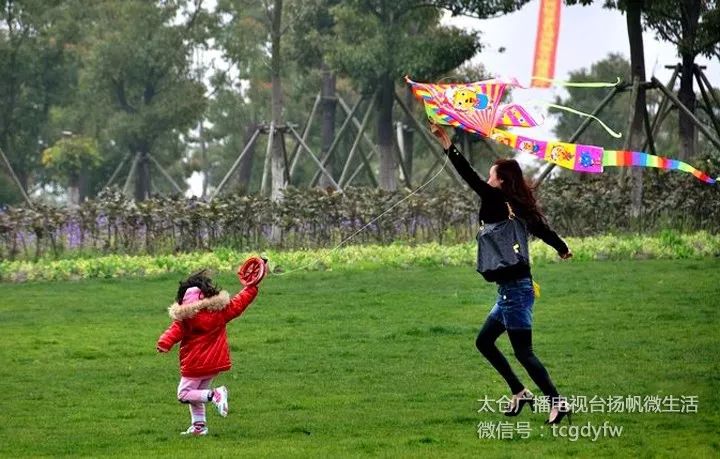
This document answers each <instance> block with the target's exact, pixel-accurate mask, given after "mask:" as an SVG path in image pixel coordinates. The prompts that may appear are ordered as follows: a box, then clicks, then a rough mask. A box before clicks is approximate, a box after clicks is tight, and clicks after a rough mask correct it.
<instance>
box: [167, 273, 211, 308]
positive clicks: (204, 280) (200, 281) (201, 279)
mask: <svg viewBox="0 0 720 459" xmlns="http://www.w3.org/2000/svg"><path fill="white" fill-rule="evenodd" d="M191 287H197V288H199V289H200V291H201V292H202V294H203V297H205V298H210V297H211V296H215V295H217V294H218V293H220V287H219V286H218V285H215V284H213V281H212V279H210V277H208V275H207V270H206V269H203V270H202V271H198V272H196V273H194V274H191V275H190V277H188V278H187V279H185V280H184V281H180V287H178V291H177V302H178V304H182V300H183V298H184V297H185V291H186V290H187V289H189V288H191Z"/></svg>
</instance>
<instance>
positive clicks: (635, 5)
mask: <svg viewBox="0 0 720 459" xmlns="http://www.w3.org/2000/svg"><path fill="white" fill-rule="evenodd" d="M642 7H643V0H629V1H628V2H627V11H626V13H625V14H626V20H627V29H628V40H629V42H630V71H631V75H632V78H633V80H637V81H638V82H639V83H640V84H641V85H642V84H643V83H644V82H645V50H644V47H643V38H642V23H641V20H640V15H641V13H642ZM633 103H634V107H633V117H632V119H631V121H630V130H629V136H628V139H627V145H628V147H629V149H630V150H639V149H640V146H641V143H642V135H643V128H644V125H643V119H644V118H643V117H644V116H645V90H644V89H643V88H642V87H640V88H638V91H637V96H636V97H635V100H634V101H633ZM642 174H643V171H642V168H641V167H634V168H633V169H632V172H631V177H632V190H631V192H630V200H631V203H632V214H633V217H635V218H638V217H640V213H641V211H642V194H643V176H642Z"/></svg>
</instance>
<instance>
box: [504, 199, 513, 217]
mask: <svg viewBox="0 0 720 459" xmlns="http://www.w3.org/2000/svg"><path fill="white" fill-rule="evenodd" d="M505 205H506V206H507V208H508V218H509V219H510V220H512V219H513V218H515V212H513V210H512V207H510V203H509V202H507V201H505Z"/></svg>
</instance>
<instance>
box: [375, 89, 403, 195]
mask: <svg viewBox="0 0 720 459" xmlns="http://www.w3.org/2000/svg"><path fill="white" fill-rule="evenodd" d="M394 89H395V88H394V86H393V81H392V79H390V78H389V77H388V76H385V77H384V78H383V79H382V81H381V82H380V103H379V104H378V110H379V113H378V119H377V136H378V151H379V153H380V188H381V189H383V190H386V191H395V190H397V168H398V164H397V161H396V160H395V155H394V154H393V148H394V147H393V137H394V135H393V134H394V133H393V125H392V109H393V102H394V98H393V91H394Z"/></svg>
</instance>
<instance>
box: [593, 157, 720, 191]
mask: <svg viewBox="0 0 720 459" xmlns="http://www.w3.org/2000/svg"><path fill="white" fill-rule="evenodd" d="M603 166H616V167H632V166H636V167H656V168H658V169H665V170H678V171H683V172H687V173H690V174H692V175H694V176H695V178H697V179H698V180H700V181H702V182H705V183H709V184H710V185H713V184H715V183H717V181H718V180H720V177H718V178H715V179H714V178H712V177H710V176H709V175H707V174H706V173H705V172H703V171H700V170H697V169H695V168H694V167H692V166H691V165H689V164H688V163H686V162H683V161H680V160H677V159H670V158H664V157H662V156H655V155H651V154H648V153H644V152H642V151H623V150H605V153H604V154H603Z"/></svg>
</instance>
